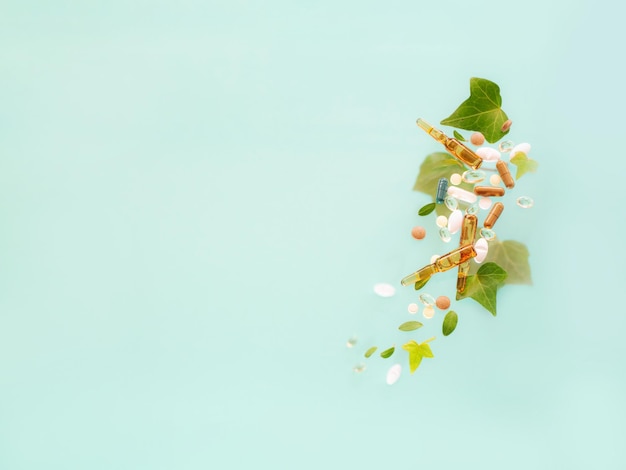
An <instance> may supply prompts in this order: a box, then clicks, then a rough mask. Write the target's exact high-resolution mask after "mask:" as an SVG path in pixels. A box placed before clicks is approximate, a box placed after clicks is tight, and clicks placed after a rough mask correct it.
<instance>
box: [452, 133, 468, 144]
mask: <svg viewBox="0 0 626 470" xmlns="http://www.w3.org/2000/svg"><path fill="white" fill-rule="evenodd" d="M452 132H453V133H454V137H455V138H456V140H460V141H461V142H467V141H466V140H465V137H463V136H462V135H461V133H460V132H457V131H452Z"/></svg>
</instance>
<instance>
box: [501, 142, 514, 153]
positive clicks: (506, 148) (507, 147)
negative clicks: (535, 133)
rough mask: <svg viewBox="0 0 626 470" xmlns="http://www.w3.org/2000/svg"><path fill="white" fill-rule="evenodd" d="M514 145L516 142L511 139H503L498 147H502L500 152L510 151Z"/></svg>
mask: <svg viewBox="0 0 626 470" xmlns="http://www.w3.org/2000/svg"><path fill="white" fill-rule="evenodd" d="M514 145H515V144H514V143H513V142H511V141H510V140H503V141H502V142H500V145H498V148H499V149H500V152H502V153H508V152H510V151H511V149H512V148H513V146H514Z"/></svg>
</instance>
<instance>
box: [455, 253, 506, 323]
mask: <svg viewBox="0 0 626 470" xmlns="http://www.w3.org/2000/svg"><path fill="white" fill-rule="evenodd" d="M506 277H507V274H506V271H505V270H504V269H502V268H501V267H500V266H498V265H497V264H496V263H485V264H483V265H482V266H481V267H480V268H478V272H477V273H476V274H474V275H472V276H467V282H466V284H465V291H463V292H462V293H460V294H459V293H458V292H457V294H456V299H457V300H461V299H465V298H467V297H471V298H472V299H474V300H475V301H476V302H478V303H479V304H480V305H482V306H483V307H485V308H486V309H487V310H488V311H489V312H490V313H491V314H492V315H493V316H494V317H495V316H496V313H497V312H496V294H497V292H498V289H499V288H500V287H501V286H502V284H504V280H505V279H506Z"/></svg>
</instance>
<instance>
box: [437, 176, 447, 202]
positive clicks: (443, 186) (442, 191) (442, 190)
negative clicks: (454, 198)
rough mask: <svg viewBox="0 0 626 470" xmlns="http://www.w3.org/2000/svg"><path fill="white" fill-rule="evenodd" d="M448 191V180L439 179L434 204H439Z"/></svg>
mask: <svg viewBox="0 0 626 470" xmlns="http://www.w3.org/2000/svg"><path fill="white" fill-rule="evenodd" d="M447 190H448V178H439V184H437V194H436V196H435V202H436V203H437V204H441V203H442V202H443V200H444V198H445V197H446V191H447Z"/></svg>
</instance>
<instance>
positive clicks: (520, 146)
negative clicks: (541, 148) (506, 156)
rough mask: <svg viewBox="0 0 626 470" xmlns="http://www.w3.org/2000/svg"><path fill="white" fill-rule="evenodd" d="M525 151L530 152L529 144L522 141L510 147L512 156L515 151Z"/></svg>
mask: <svg viewBox="0 0 626 470" xmlns="http://www.w3.org/2000/svg"><path fill="white" fill-rule="evenodd" d="M520 152H521V153H525V154H526V155H528V152H530V144H529V143H526V142H524V143H523V144H517V145H516V146H515V147H513V148H512V149H511V154H510V157H511V158H512V157H514V156H515V154H516V153H520Z"/></svg>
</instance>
